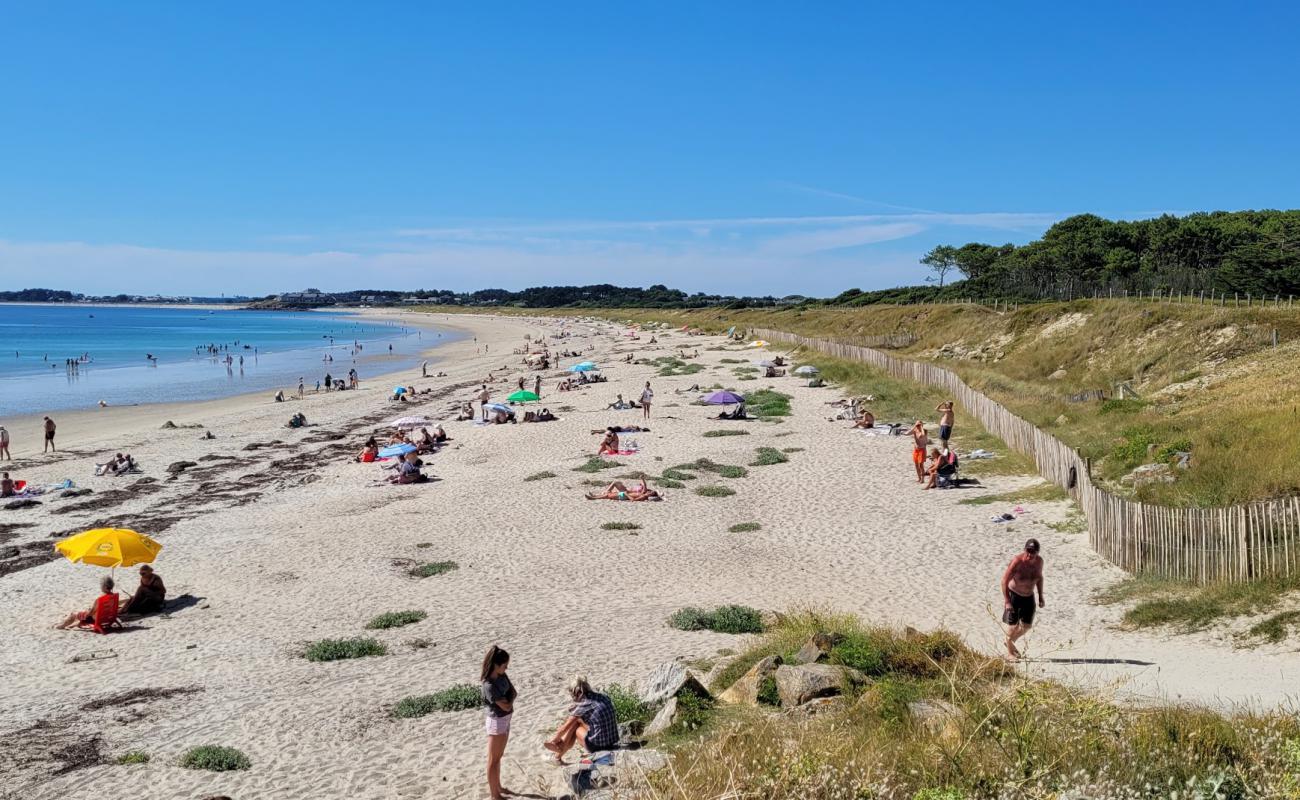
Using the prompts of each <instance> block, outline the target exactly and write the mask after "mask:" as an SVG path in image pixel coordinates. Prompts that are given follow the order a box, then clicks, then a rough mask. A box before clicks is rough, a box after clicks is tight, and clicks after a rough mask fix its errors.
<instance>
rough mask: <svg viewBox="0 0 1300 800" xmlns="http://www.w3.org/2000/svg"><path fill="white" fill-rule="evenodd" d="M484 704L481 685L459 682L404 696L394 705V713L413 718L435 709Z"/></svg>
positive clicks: (400, 716) (395, 715)
mask: <svg viewBox="0 0 1300 800" xmlns="http://www.w3.org/2000/svg"><path fill="white" fill-rule="evenodd" d="M482 705H483V695H482V693H481V692H480V690H479V687H477V686H474V685H473V684H469V683H458V684H456V685H454V686H449V687H447V688H446V689H442V690H441V691H437V692H434V693H433V694H421V695H414V696H411V697H403V698H402V699H401V700H398V701H397V704H396V705H394V706H393V711H392V714H393V716H394V717H397V718H398V719H413V718H415V717H423V716H424V715H426V714H432V713H433V712H435V711H442V712H451V711H468V710H469V709H472V708H480V707H482Z"/></svg>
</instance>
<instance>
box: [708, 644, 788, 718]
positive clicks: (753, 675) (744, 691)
mask: <svg viewBox="0 0 1300 800" xmlns="http://www.w3.org/2000/svg"><path fill="white" fill-rule="evenodd" d="M782 663H783V662H782V661H781V657H780V656H768V657H767V658H764V659H763V660H761V661H759V662H758V663H757V664H755V665H754V666H752V667H750V668H749V671H748V672H746V673H745V674H744V675H742V676H740V678H739V679H737V680H736V682H735V683H733V684H731V686H729V687H727V689H726V690H725V691H723V692H722V693H721V694H719V695H718V700H720V701H722V702H723V703H728V704H730V705H747V706H756V705H758V694H759V692H760V691H761V690H762V688H763V681H765V680H767V679H768V678H770V677H772V675H773V674H774V673H775V672H776V668H777V667H779V666H781V664H782Z"/></svg>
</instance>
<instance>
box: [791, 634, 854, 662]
mask: <svg viewBox="0 0 1300 800" xmlns="http://www.w3.org/2000/svg"><path fill="white" fill-rule="evenodd" d="M843 638H844V637H843V636H840V635H839V634H837V633H814V634H813V635H812V638H811V639H809V640H808V641H807V642H806V643H805V644H804V646H803V647H802V648H800V650H799V653H798V654H797V655H796V656H795V657H794V661H795V663H796V664H815V663H817V662H819V661H825V660H826V659H827V658H830V655H831V650H832V649H834V647H835V645H837V644H839V643H840V641H842V640H843Z"/></svg>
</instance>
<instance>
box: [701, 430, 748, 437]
mask: <svg viewBox="0 0 1300 800" xmlns="http://www.w3.org/2000/svg"><path fill="white" fill-rule="evenodd" d="M748 435H749V431H747V430H745V429H744V428H722V429H720V430H716V431H705V432H704V437H705V438H706V439H715V438H717V437H719V436H748Z"/></svg>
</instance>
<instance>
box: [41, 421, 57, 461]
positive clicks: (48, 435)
mask: <svg viewBox="0 0 1300 800" xmlns="http://www.w3.org/2000/svg"><path fill="white" fill-rule="evenodd" d="M57 449H58V448H56V447H55V446H54V420H52V419H50V418H49V417H46V418H45V449H44V450H42V451H41V452H42V453H48V452H50V451H57Z"/></svg>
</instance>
